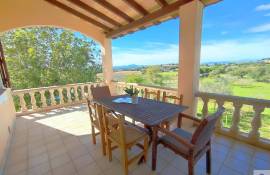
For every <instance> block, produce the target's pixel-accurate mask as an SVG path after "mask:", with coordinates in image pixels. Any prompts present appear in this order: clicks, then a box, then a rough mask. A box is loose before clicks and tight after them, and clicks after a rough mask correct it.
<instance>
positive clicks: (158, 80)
mask: <svg viewBox="0 0 270 175" xmlns="http://www.w3.org/2000/svg"><path fill="white" fill-rule="evenodd" d="M160 72H161V70H160V67H159V66H150V67H148V68H147V69H146V70H145V76H146V80H147V82H149V83H150V84H153V85H159V86H162V85H164V77H163V76H162V75H161V74H160Z"/></svg>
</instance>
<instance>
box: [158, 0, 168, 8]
mask: <svg viewBox="0 0 270 175" xmlns="http://www.w3.org/2000/svg"><path fill="white" fill-rule="evenodd" d="M156 2H157V3H158V4H159V5H160V6H161V7H164V6H167V5H168V3H167V1H166V0H156Z"/></svg>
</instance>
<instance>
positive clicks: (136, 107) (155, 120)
mask: <svg viewBox="0 0 270 175" xmlns="http://www.w3.org/2000/svg"><path fill="white" fill-rule="evenodd" d="M120 97H125V96H123V95H120V96H113V97H109V98H101V99H94V102H95V103H98V104H100V105H102V106H104V107H106V108H109V109H112V110H114V111H116V112H119V113H121V114H123V115H125V116H128V117H130V118H132V119H134V120H135V121H138V122H141V123H143V124H144V125H146V126H147V127H148V129H150V130H151V132H150V133H151V135H152V136H151V137H152V139H151V140H152V142H153V148H155V146H154V145H155V144H156V140H157V130H156V127H155V126H158V125H160V124H161V123H162V122H163V121H166V120H169V119H171V118H174V117H175V116H178V115H179V114H180V113H181V112H183V111H184V110H186V109H187V107H186V106H182V105H176V104H171V103H164V102H160V101H156V100H150V99H146V98H141V97H139V101H138V104H127V103H115V102H113V100H114V99H116V98H120ZM152 151H153V153H154V152H155V151H157V150H154V149H152ZM152 155H153V154H152ZM152 162H153V157H152ZM152 166H153V164H152ZM152 169H155V167H152Z"/></svg>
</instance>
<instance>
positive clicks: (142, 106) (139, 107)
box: [94, 95, 188, 126]
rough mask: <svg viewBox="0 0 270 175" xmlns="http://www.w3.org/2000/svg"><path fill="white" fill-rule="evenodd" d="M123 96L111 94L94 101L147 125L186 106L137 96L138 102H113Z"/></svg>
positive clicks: (159, 121)
mask: <svg viewBox="0 0 270 175" xmlns="http://www.w3.org/2000/svg"><path fill="white" fill-rule="evenodd" d="M119 97H124V96H123V95H120V96H113V97H109V98H102V99H94V102H95V103H98V104H100V105H103V106H105V107H106V108H109V109H112V110H114V111H116V112H119V113H121V114H123V115H125V116H128V117H130V118H132V119H134V120H136V121H139V122H141V123H143V124H146V125H148V126H154V125H158V124H160V123H161V122H162V121H165V120H168V119H171V118H173V117H175V116H177V115H178V114H179V113H181V112H183V111H184V110H186V109H187V108H188V107H186V106H182V105H176V104H171V103H164V102H160V101H156V100H150V99H146V98H141V97H139V102H138V104H127V103H115V102H113V100H114V99H116V98H119Z"/></svg>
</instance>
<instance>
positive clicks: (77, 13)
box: [45, 0, 112, 31]
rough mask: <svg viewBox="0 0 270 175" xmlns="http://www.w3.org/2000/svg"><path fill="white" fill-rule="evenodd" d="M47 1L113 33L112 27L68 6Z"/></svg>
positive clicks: (54, 0) (54, 1)
mask: <svg viewBox="0 0 270 175" xmlns="http://www.w3.org/2000/svg"><path fill="white" fill-rule="evenodd" d="M45 1H47V2H49V3H51V4H52V5H54V6H56V7H58V8H60V9H62V10H64V11H66V12H68V13H71V14H73V15H75V16H77V17H79V18H81V19H83V20H85V21H87V22H89V23H91V24H94V25H96V26H98V27H100V28H102V29H103V30H105V31H111V30H112V29H111V28H110V27H108V26H106V25H104V24H102V23H100V22H98V21H96V20H95V19H93V18H91V17H89V16H86V15H85V14H82V13H80V12H78V11H76V10H74V9H73V8H71V7H69V6H67V5H64V4H62V3H61V2H58V1H56V0H45Z"/></svg>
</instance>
